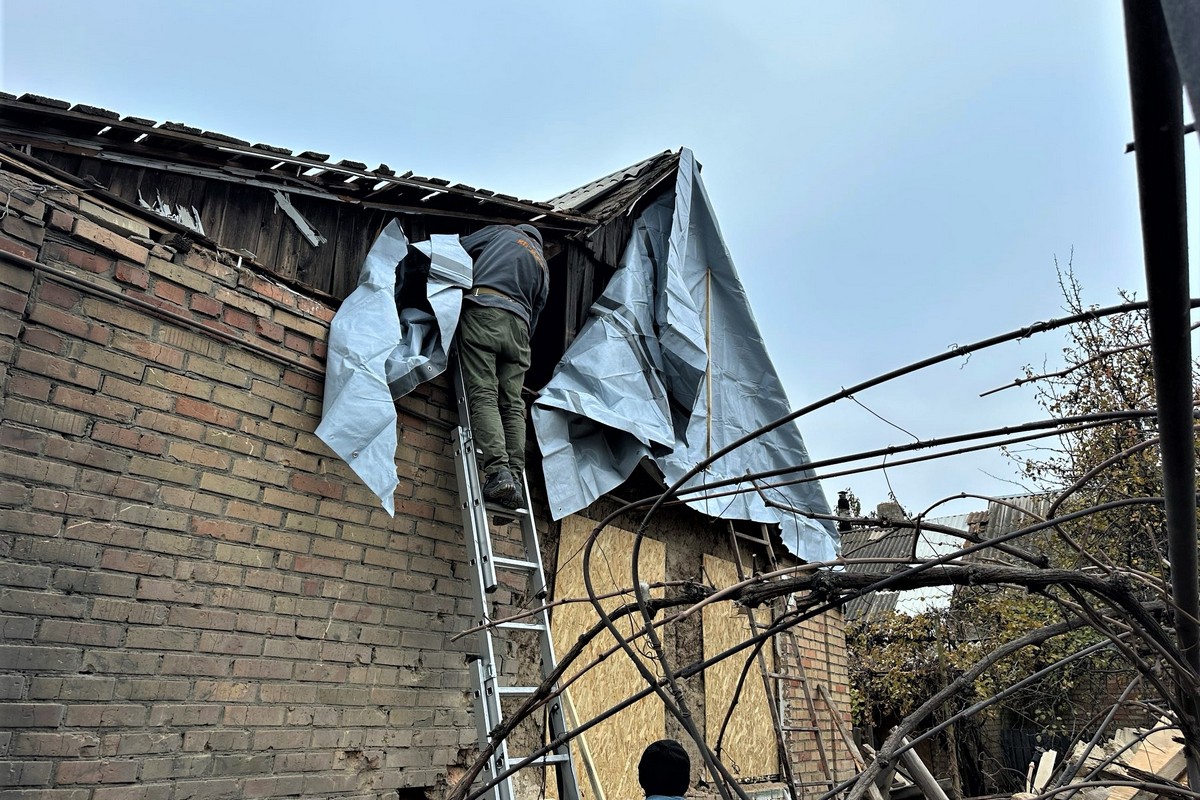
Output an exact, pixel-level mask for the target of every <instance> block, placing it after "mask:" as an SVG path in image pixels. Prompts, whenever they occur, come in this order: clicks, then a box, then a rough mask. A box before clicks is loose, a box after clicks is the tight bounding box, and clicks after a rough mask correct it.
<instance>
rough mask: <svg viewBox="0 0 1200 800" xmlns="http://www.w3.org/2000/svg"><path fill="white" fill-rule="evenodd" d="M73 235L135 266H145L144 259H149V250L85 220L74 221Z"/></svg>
mask: <svg viewBox="0 0 1200 800" xmlns="http://www.w3.org/2000/svg"><path fill="white" fill-rule="evenodd" d="M74 234H75V236H77V237H79V238H81V239H86V240H88V241H89V242H92V243H93V244H95V245H96V246H97V247H99V248H100V249H102V250H106V251H108V252H110V253H116V254H117V255H119V256H121V257H123V258H127V259H129V260H130V261H133V262H135V263H137V264H145V263H146V259H147V258H149V257H150V250H149V248H146V247H143V246H142V245H140V244H138V243H137V242H131V241H129V240H128V239H126V238H125V237H124V236H121V235H120V234H119V233H114V232H113V231H110V230H109V229H108V228H102V227H100V226H99V225H97V224H96V223H94V222H90V221H88V220H86V219H78V218H77V219H76V220H75V229H74Z"/></svg>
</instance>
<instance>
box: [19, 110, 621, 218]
mask: <svg viewBox="0 0 1200 800" xmlns="http://www.w3.org/2000/svg"><path fill="white" fill-rule="evenodd" d="M0 139H3V140H4V141H7V142H11V143H14V144H30V145H33V146H35V147H42V148H46V149H55V150H61V151H63V152H69V153H75V154H77V155H84V156H90V157H93V158H99V159H104V160H111V161H116V162H121V163H126V164H132V165H136V166H146V167H152V168H155V169H162V170H165V171H178V172H184V173H188V174H194V175H198V176H201V177H207V178H212V179H215V180H222V181H228V182H234V183H244V184H247V185H254V186H260V187H263V188H268V189H279V190H280V191H284V192H291V193H299V194H304V195H308V196H313V197H319V198H324V199H328V200H333V201H342V202H350V203H355V204H358V205H361V206H363V207H366V208H375V209H379V210H386V211H395V212H397V213H418V214H429V215H434V216H437V215H444V216H449V217H460V218H465V219H476V220H490V221H497V222H500V221H503V222H532V223H535V224H536V225H537V226H538V227H539V228H550V229H558V230H560V231H562V232H564V233H567V234H569V233H574V232H577V231H581V230H584V229H587V228H590V227H592V226H594V225H595V224H596V222H597V219H596V218H595V217H593V216H591V215H590V214H587V213H585V212H579V211H576V210H573V209H566V208H559V209H556V208H555V207H554V206H553V205H552V204H551V203H543V202H537V201H532V200H521V199H518V198H516V197H514V196H512V195H505V194H499V193H496V192H492V191H489V190H487V189H477V188H475V187H472V186H467V185H465V184H461V183H455V184H451V182H450V181H448V180H445V179H443V178H426V177H421V176H416V175H413V174H412V173H411V172H406V173H404V174H402V175H397V174H396V173H395V171H394V170H392V169H390V168H389V167H388V166H387V165H386V164H380V165H379V166H378V167H376V168H375V169H367V166H366V164H363V163H361V162H356V161H345V160H343V161H338V162H337V163H333V164H331V163H329V161H328V159H329V156H328V155H326V154H324V153H314V152H311V151H305V152H302V153H299V154H295V153H293V152H292V151H291V150H288V149H286V148H283V147H275V146H272V145H266V144H250V143H249V142H247V141H245V140H242V139H237V138H235V137H232V136H227V135H225V134H221V133H214V132H212V131H202V130H200V129H199V128H193V127H190V126H187V125H182V124H180V123H176V122H162V123H157V122H155V121H154V120H149V119H142V118H139V117H122V116H121V115H119V114H117V113H116V112H114V111H109V110H108V109H104V108H97V107H94V106H87V105H81V104H76V105H71V104H70V103H68V102H66V101H63V100H55V99H53V98H47V97H39V96H37V95H32V94H24V95H21V96H20V97H16V96H14V95H11V94H7V93H4V92H0Z"/></svg>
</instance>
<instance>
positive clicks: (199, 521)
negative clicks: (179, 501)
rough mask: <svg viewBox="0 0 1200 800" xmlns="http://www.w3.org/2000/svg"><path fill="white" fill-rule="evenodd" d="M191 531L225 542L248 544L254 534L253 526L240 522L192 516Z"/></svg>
mask: <svg viewBox="0 0 1200 800" xmlns="http://www.w3.org/2000/svg"><path fill="white" fill-rule="evenodd" d="M191 531H192V533H194V534H196V535H197V536H208V537H210V538H212V539H221V540H223V541H227V542H242V543H245V544H248V543H249V542H250V541H251V539H252V538H253V536H254V528H253V526H250V525H244V524H242V523H240V522H230V521H229V520H227V519H203V518H200V517H193V518H192V522H191Z"/></svg>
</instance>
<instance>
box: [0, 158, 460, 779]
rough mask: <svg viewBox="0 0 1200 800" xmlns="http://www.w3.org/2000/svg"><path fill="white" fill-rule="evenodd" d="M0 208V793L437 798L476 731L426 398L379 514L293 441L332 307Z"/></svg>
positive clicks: (198, 262) (338, 469)
mask: <svg viewBox="0 0 1200 800" xmlns="http://www.w3.org/2000/svg"><path fill="white" fill-rule="evenodd" d="M0 208H3V212H2V216H3V219H2V220H0V251H3V252H0V389H2V393H0V402H2V406H0V417H2V422H0V553H2V554H3V560H2V562H0V629H2V630H3V632H4V637H3V638H4V641H3V643H2V644H0V700H2V701H3V702H2V703H0V786H2V787H4V790H3V791H5V792H13V795H12V796H14V797H15V796H19V797H21V798H29V799H31V800H32V799H35V798H54V799H55V800H84V799H85V798H87V799H88V800H112V799H113V798H146V799H147V800H149V799H150V798H182V797H229V798H240V797H273V796H303V797H354V798H364V799H365V798H381V799H382V798H391V799H392V800H395V799H396V798H398V797H413V796H416V797H420V796H424V795H426V794H428V795H430V796H437V795H439V794H440V792H441V790H442V789H443V788H444V785H445V782H446V776H447V774H448V771H449V770H450V769H451V768H452V767H453V766H454V765H456V764H460V763H462V762H463V761H464V759H465V758H466V756H467V751H469V750H470V748H471V747H473V745H474V742H475V736H476V734H475V729H474V727H473V721H472V719H471V717H470V714H469V708H470V700H469V689H468V676H467V672H466V669H465V667H464V665H463V651H464V648H465V647H466V644H465V643H464V642H457V643H451V642H449V641H448V639H449V636H450V634H452V633H453V632H455V631H458V630H462V629H463V628H465V627H468V626H469V624H470V617H471V614H470V602H469V600H468V584H467V583H466V580H465V576H464V575H460V574H459V573H461V572H462V570H461V568H458V567H457V565H460V564H462V563H463V548H462V544H461V539H462V536H461V531H460V518H459V516H458V512H457V511H456V510H455V508H454V506H453V503H454V496H455V494H454V490H453V487H454V486H455V483H454V477H453V473H452V470H453V466H452V462H451V459H450V448H449V444H448V433H447V430H446V428H448V426H449V423H450V421H451V420H452V419H453V415H452V413H451V412H449V411H448V405H449V400H448V398H447V396H446V393H445V392H444V391H443V390H441V389H434V390H431V391H427V392H426V393H425V394H423V395H419V396H417V397H414V398H410V399H407V400H406V401H405V403H404V404H403V407H402V409H401V412H402V413H401V430H400V443H401V444H400V452H399V454H398V460H399V461H400V470H401V477H402V481H401V488H400V490H399V493H398V496H397V509H398V513H397V515H396V517H395V518H394V519H392V518H389V517H388V516H387V515H386V513H384V512H383V511H382V510H380V508H379V507H378V503H377V501H376V499H375V498H374V497H373V496H372V495H371V494H370V493H369V492H368V491H367V490H366V489H365V488H364V487H362V485H361V484H360V483H359V482H358V481H357V480H356V479H355V478H354V476H353V475H352V474H351V473H350V471H349V470H348V468H346V466H345V465H344V464H342V463H341V462H340V461H339V460H338V459H337V458H335V457H333V456H332V455H331V454H330V453H329V451H328V450H327V449H326V448H325V447H324V445H322V444H321V443H320V442H319V441H318V440H317V439H316V438H315V437H314V436H313V434H312V432H313V430H314V428H315V426H316V424H317V422H318V417H319V413H320V401H321V388H322V374H321V364H322V358H323V355H324V352H323V348H324V341H325V338H326V334H327V330H328V323H329V320H330V319H331V318H332V314H333V311H332V309H331V308H329V307H328V306H326V305H324V304H322V303H319V302H316V301H314V300H312V299H310V298H308V297H305V296H303V295H300V294H297V293H295V292H293V291H292V290H290V289H288V288H285V287H283V286H282V285H280V284H278V283H275V282H273V281H270V280H268V279H266V278H265V277H264V276H262V275H260V274H257V273H255V272H252V271H251V270H249V269H244V268H240V267H238V265H237V263H236V259H234V258H230V257H228V256H227V255H224V254H222V255H221V256H220V257H218V255H217V254H215V253H212V252H207V251H203V250H201V249H199V248H192V249H191V250H190V252H186V253H184V252H174V251H172V250H171V249H170V248H166V247H163V246H161V245H157V244H155V243H154V242H153V241H151V240H150V239H148V238H144V233H139V231H144V229H145V225H144V224H143V223H140V222H139V221H137V220H131V219H128V218H126V217H123V216H122V215H121V214H119V213H115V212H114V210H113V209H111V208H105V207H104V206H103V204H100V205H95V204H91V203H90V202H89V201H88V200H87V198H80V197H79V196H77V195H76V194H73V193H71V192H68V191H64V190H62V189H60V188H57V187H52V186H51V187H48V186H46V185H44V184H39V183H35V182H33V181H30V180H28V179H25V178H24V177H22V176H21V175H18V174H15V173H13V172H0ZM10 254H11V255H10ZM31 262H37V264H33V263H31ZM39 265H40V266H39Z"/></svg>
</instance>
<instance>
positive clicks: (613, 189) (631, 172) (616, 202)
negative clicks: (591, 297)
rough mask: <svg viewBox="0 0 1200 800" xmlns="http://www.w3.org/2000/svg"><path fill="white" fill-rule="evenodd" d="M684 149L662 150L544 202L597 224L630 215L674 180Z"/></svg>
mask: <svg viewBox="0 0 1200 800" xmlns="http://www.w3.org/2000/svg"><path fill="white" fill-rule="evenodd" d="M683 150H684V148H682V147H681V148H679V149H677V150H664V151H663V152H661V153H657V154H656V155H653V156H650V157H648V158H644V159H642V160H641V161H638V162H636V163H634V164H630V165H629V166H627V167H623V168H621V169H618V170H615V171H613V172H610V173H608V174H607V175H604V176H601V177H599V178H596V179H595V180H593V181H589V182H588V183H585V184H583V185H582V186H579V187H576V188H575V189H571V190H570V191H567V192H564V193H562V194H560V195H557V196H556V197H552V198H550V200H549V201H548V202H549V203H550V205H551V206H553V207H554V208H555V209H556V210H560V211H566V210H570V211H572V212H575V213H578V214H585V215H587V216H590V217H592V218H594V219H595V220H596V221H597V222H598V223H599V224H601V225H603V224H604V223H606V222H608V221H610V220H612V219H613V218H614V217H616V216H619V215H621V214H627V213H632V212H633V211H634V210H635V208H636V207H637V206H638V204H639V203H640V202H641V201H642V200H643V198H647V197H648V195H650V194H651V193H652V192H653V190H654V189H655V188H656V187H658V186H660V185H662V184H663V183H665V182H666V181H668V180H669V179H671V178H673V177H674V176H675V173H676V171H677V170H678V169H679V161H680V156H681V154H682V152H683Z"/></svg>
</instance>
